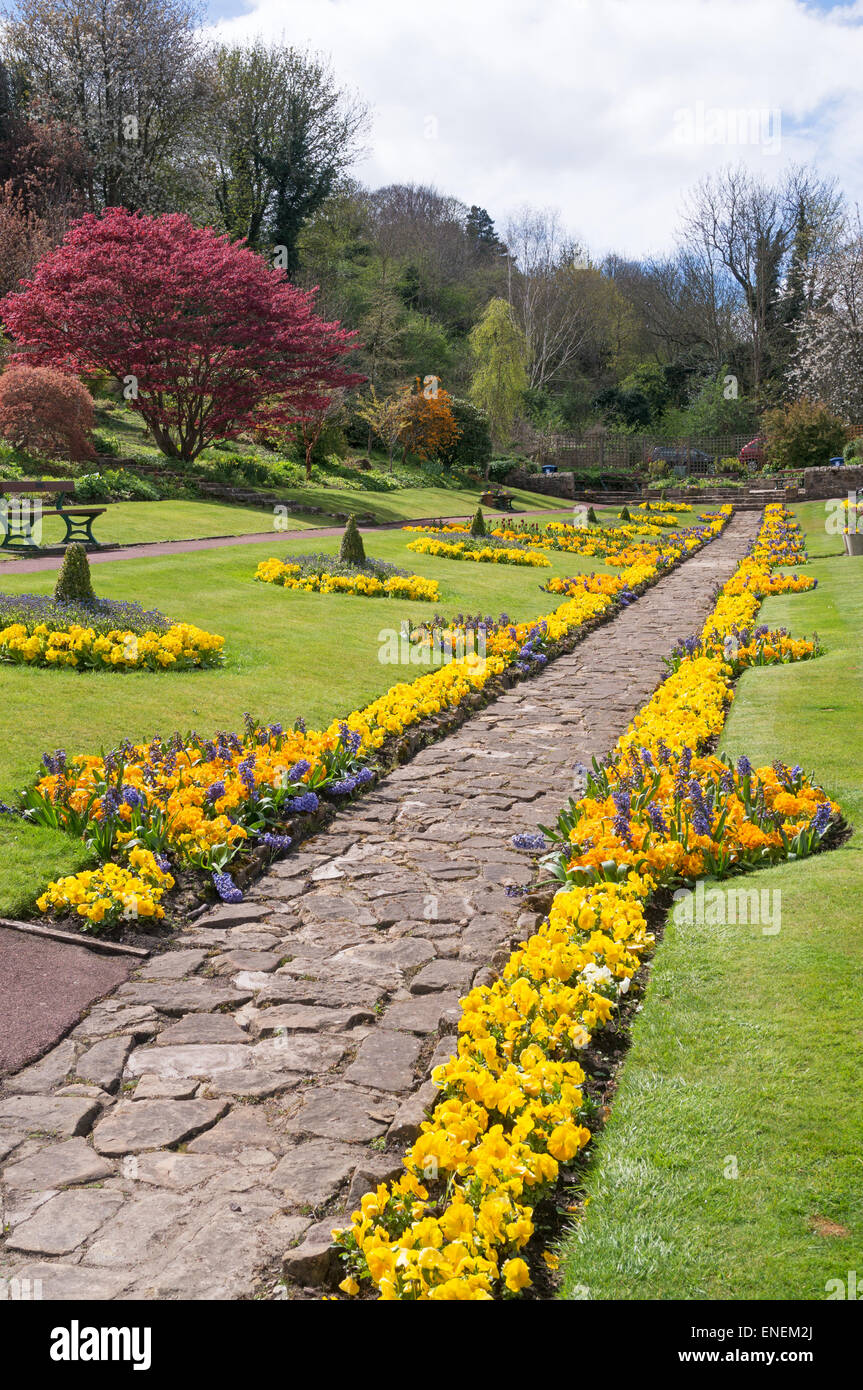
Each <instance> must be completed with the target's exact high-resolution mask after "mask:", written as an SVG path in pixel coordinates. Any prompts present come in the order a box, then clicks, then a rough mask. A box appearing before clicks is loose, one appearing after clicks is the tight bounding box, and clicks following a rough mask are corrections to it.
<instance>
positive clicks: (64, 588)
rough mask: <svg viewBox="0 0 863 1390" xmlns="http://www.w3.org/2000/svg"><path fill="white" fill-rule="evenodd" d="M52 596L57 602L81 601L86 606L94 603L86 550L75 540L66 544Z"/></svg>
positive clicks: (94, 596) (94, 597)
mask: <svg viewBox="0 0 863 1390" xmlns="http://www.w3.org/2000/svg"><path fill="white" fill-rule="evenodd" d="M54 598H55V600H56V601H57V603H83V604H85V605H88V606H89V605H93V606H95V604H96V595H95V594H94V592H93V584H92V582H91V579H90V562H89V560H88V559H87V552H86V550H85V549H84V547H83V545H80V544H79V543H78V542H77V541H75V542H74V543H73V544H72V545H67V546H66V554H65V555H64V556H63V564H62V565H61V567H60V573H59V575H58V576H57V583H56V585H55V586H54Z"/></svg>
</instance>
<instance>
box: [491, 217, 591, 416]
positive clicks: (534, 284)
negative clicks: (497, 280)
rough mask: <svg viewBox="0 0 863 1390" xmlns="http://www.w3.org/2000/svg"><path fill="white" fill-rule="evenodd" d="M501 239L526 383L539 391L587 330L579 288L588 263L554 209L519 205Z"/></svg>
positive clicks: (572, 357) (566, 362)
mask: <svg viewBox="0 0 863 1390" xmlns="http://www.w3.org/2000/svg"><path fill="white" fill-rule="evenodd" d="M506 241H507V246H508V247H509V250H510V252H511V254H512V257H513V259H514V262H515V269H514V272H513V274H512V276H511V280H510V296H509V297H510V303H511V306H512V312H513V316H514V318H515V321H516V323H517V324H518V326H519V328H520V329H521V331H522V333H523V334H524V338H525V342H526V343H527V352H528V374H529V384H530V386H531V387H532V388H534V389H535V390H541V389H542V387H544V386H546V385H548V384H550V383H552V382H554V380H555V378H557V377H559V376H560V374H561V373H562V372H564V371H566V369H567V368H568V367H569V366H571V364H572V363H573V362H574V361H575V359H576V358H577V356H578V353H579V350H580V348H581V347H582V345H583V344H584V342H585V341H586V339H587V337H588V335H589V332H590V324H591V316H590V312H589V309H588V306H587V304H586V302H585V299H584V296H583V294H581V293H580V291H581V290H582V288H583V284H584V282H583V281H582V279H581V277H582V276H583V274H584V272H585V271H587V270H589V269H590V266H589V262H588V259H587V257H586V255H585V253H584V251H583V249H582V248H581V246H580V245H579V243H578V242H577V241H576V240H575V239H574V238H573V237H571V236H569V235H568V234H567V233H566V232H565V231H564V229H563V228H562V227H561V225H560V221H559V219H558V216H557V214H556V213H554V212H549V211H538V210H537V209H535V208H528V207H525V208H522V209H521V211H520V212H519V213H518V214H516V215H515V216H514V217H512V218H511V219H510V221H509V223H508V224H507V229H506Z"/></svg>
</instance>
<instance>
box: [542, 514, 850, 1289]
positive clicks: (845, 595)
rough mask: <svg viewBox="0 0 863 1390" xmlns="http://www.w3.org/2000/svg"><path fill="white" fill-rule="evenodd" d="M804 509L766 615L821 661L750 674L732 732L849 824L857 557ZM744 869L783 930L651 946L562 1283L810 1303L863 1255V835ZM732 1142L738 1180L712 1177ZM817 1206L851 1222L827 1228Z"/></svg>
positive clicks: (825, 1214)
mask: <svg viewBox="0 0 863 1390" xmlns="http://www.w3.org/2000/svg"><path fill="white" fill-rule="evenodd" d="M798 512H799V514H800V516H801V520H802V521H803V523H804V524H805V526H806V528H807V545H808V549H809V553H810V555H811V556H813V564H812V566H811V570H810V572H811V573H813V574H815V575H817V576H818V578H819V580H820V584H819V588H818V589H817V590H815V591H814V593H811V594H800V595H788V596H785V597H783V598H779V599H772V600H770V601H769V602H768V603H767V604H766V605H765V606H764V608H763V609H762V615H763V617H764V619H765V620H768V619H769V621H770V622H771V623H779V624H781V625H784V626H787V627H789V628H790V629H791V630H792V631H793V632H795V633H797V634H804V633H811V632H813V631H815V630H817V631H818V632H819V634H820V635H821V637H822V640H823V642H824V644H825V646H826V647H827V649H828V651H827V655H825V656H824V657H822V658H821V659H820V660H818V661H814V662H809V663H804V664H801V665H797V666H786V667H781V668H778V669H774V670H754V671H750V672H748V673H747V674H746V675H745V676H744V677H743V680H742V681H741V684H740V688H739V692H738V695H737V699H736V701H735V704H734V707H733V711H732V713H731V716H730V718H729V721H728V723H727V725H726V730H725V734H724V738H723V746H724V747H725V748H727V749H728V751H729V752H731V753H732V754H734V755H735V756H736V755H738V754H740V753H742V752H746V754H747V755H748V756H749V757H750V758H751V759H752V760H753V762H756V763H766V762H769V761H771V760H772V759H773V758H776V757H779V758H782V759H783V760H784V761H785V762H787V763H790V764H793V763H796V762H800V763H801V764H803V766H804V767H805V768H806V769H807V770H810V769H811V770H814V772H815V774H816V776H817V778H818V780H820V781H821V782H822V784H823V785H824V786H825V787H826V788H827V790H828V791H829V792H830V794H831V795H832V797H833V798H834V799H836V800H838V801H840V802H841V804H842V806H843V808H844V811H845V815H846V817H847V819H848V820H849V821H850V822H851V823H852V825H854V826H856V827H860V825H861V820H863V789H861V783H860V774H859V760H858V758H857V757H856V756H855V741H856V739H855V736H856V734H857V732H858V731H859V728H860V726H861V720H863V682H861V669H860V668H861V637H860V634H861V630H863V585H861V582H860V581H861V578H863V560H846V559H844V558H839V556H840V554H841V538H836V537H830V536H827V535H825V532H824V508H823V504H820V503H812V504H807V505H805V506H802V507H800V508H799V509H798ZM816 556H817V557H819V558H817V559H816V558H814V557H816ZM755 882H757V885H758V887H759V888H769V889H774V890H781V893H782V899H781V909H782V925H781V931H780V933H779V934H778V935H776V936H767V937H765V936H764V935H762V934H761V931H760V928H757V927H756V928H751V927H750V928H746V927H731V926H727V927H716V926H695V927H678V926H675V925H673V924H672V925H670V926H669V928H668V930H667V933H666V936H665V939H664V941H663V942H662V944H661V946H660V947H659V949H658V951H657V954H656V958H655V963H654V967H653V971H652V976H651V980H650V986H649V989H648V992H647V997H646V1000H645V1003H644V1007H643V1010H642V1012H641V1014H640V1015H639V1017H638V1019H637V1022H636V1026H635V1029H634V1037H633V1047H632V1051H631V1053H630V1054H629V1057H628V1059H627V1061H626V1064H625V1067H624V1070H623V1074H622V1084H621V1087H620V1090H619V1093H618V1095H617V1097H616V1098H615V1101H614V1104H613V1107H612V1116H611V1119H610V1121H609V1124H608V1126H607V1128H606V1130H605V1132H604V1134H603V1136H602V1137H601V1139H600V1140H599V1142H598V1144H597V1150H596V1157H595V1159H594V1161H593V1164H592V1166H591V1170H590V1174H589V1179H588V1188H589V1192H590V1194H591V1203H590V1205H589V1207H588V1211H587V1214H586V1216H585V1218H584V1220H583V1222H582V1223H581V1225H580V1227H579V1228H578V1230H577V1232H576V1233H575V1234H574V1235H573V1236H571V1237H570V1238H569V1241H568V1243H567V1244H566V1246H565V1251H566V1258H565V1261H564V1271H565V1288H564V1296H566V1295H567V1293H568V1292H569V1293H571V1291H572V1288H573V1286H575V1285H585V1286H587V1287H588V1288H589V1289H590V1291H591V1297H593V1298H600V1299H614V1298H623V1299H662V1298H683V1299H704V1298H727V1299H737V1298H778V1299H809V1298H811V1299H819V1298H824V1297H825V1289H824V1286H825V1283H826V1281H827V1280H828V1279H832V1278H844V1277H845V1276H846V1273H847V1271H848V1270H850V1269H855V1268H856V1269H860V1268H861V1262H863V1189H861V1182H860V1174H861V1159H860V1153H859V1140H860V1133H861V1127H863V1101H861V1095H860V1086H859V1077H860V1072H861V1067H863V1030H861V1023H860V1020H861V1017H863V932H861V911H860V906H859V904H860V900H861V892H863V836H861V831H860V829H859V828H858V829H855V832H854V834H853V836H852V838H851V840H850V841H849V842H848V843H847V844H846V845H844V846H843V847H842V848H841V849H839V850H835V851H833V852H831V853H829V854H825V855H822V856H819V857H817V858H815V859H810V860H807V861H805V862H803V863H801V864H799V865H794V864H789V865H786V866H782V867H778V868H775V869H771V870H768V871H766V872H764V873H761V874H758V875H754V876H751V877H750V879H749V880H748V882H747V886H751V885H752V884H753V883H755ZM731 1155H734V1156H736V1159H737V1164H738V1171H739V1177H738V1179H737V1180H729V1179H727V1178H726V1177H724V1176H723V1172H724V1168H725V1165H726V1162H727V1159H728V1157H729V1156H731ZM816 1218H823V1219H825V1220H827V1221H830V1222H834V1223H836V1225H837V1226H838V1227H841V1228H842V1229H843V1230H844V1231H845V1232H847V1234H845V1235H841V1234H835V1235H830V1234H821V1233H819V1230H818V1229H817V1227H818V1224H819V1223H818V1222H817V1220H816ZM824 1229H825V1228H824V1227H823V1226H822V1227H821V1230H822V1231H823V1230H824Z"/></svg>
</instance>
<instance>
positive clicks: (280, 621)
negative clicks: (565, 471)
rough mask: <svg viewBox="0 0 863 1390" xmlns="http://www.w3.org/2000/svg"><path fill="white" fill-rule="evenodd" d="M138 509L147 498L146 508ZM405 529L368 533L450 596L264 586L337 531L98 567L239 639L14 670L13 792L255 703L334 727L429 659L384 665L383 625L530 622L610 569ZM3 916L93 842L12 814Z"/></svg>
mask: <svg viewBox="0 0 863 1390" xmlns="http://www.w3.org/2000/svg"><path fill="white" fill-rule="evenodd" d="M134 505H137V504H134ZM409 540H410V536H409V535H406V534H404V533H402V532H399V531H391V532H380V533H377V534H375V535H373V536H370V535H368V534H367V535H366V547H367V551H368V553H369V554H371V555H373V556H375V557H376V558H381V559H384V560H389V561H391V562H393V563H395V564H398V565H399V566H400V567H401V568H403V569H410V570H411V571H413V572H416V573H421V574H424V575H428V576H429V577H430V578H434V579H437V580H438V581H439V582H440V591H441V599H440V603H439V604H437V605H435V604H420V603H410V602H407V601H401V600H398V601H396V600H374V599H364V598H354V597H350V596H341V595H321V594H304V593H297V592H289V591H286V590H283V589H280V588H276V587H275V586H273V585H269V584H256V583H254V582H253V581H252V575H253V573H254V570H255V567H256V565H257V563H258V561H259V560H261V559H265V558H267V557H268V556H270V555H277V556H284V555H285V554H286V553H300V552H309V551H318V550H323V551H325V552H326V553H336V551H337V549H338V541H337V540H336V539H335V538H330V539H328V540H327V539H322V538H321V537H319V536H309V537H308V538H305V539H302V540H291V541H286V540H285V538H284V537H278V538H276V539H275V540H274V541H267V542H264V543H258V542H250V543H246V544H244V545H239V546H226V547H224V548H223V549H219V550H209V551H201V552H192V553H186V554H182V555H176V554H175V555H166V556H156V557H154V556H148V557H142V558H141V559H140V560H138V559H132V560H123V561H117V562H114V563H111V562H106V563H104V564H100V565H98V566H94V568H93V576H94V584H95V587H96V590H97V592H98V594H99V595H100V596H101V597H105V598H114V599H136V600H140V601H141V602H142V603H143V604H144V605H145V606H146V607H155V608H159V609H161V610H162V611H163V612H165V613H166V614H168V615H169V616H170V617H173V618H176V619H183V620H186V621H189V622H194V623H196V624H198V625H199V626H201V627H204V628H207V629H208V630H210V631H213V632H218V633H220V634H221V635H222V636H224V637H225V639H226V644H227V650H228V658H227V663H226V666H225V667H224V668H223V669H222V670H220V671H201V672H190V673H179V672H178V673H177V674H157V673H150V672H140V673H139V672H130V673H127V674H119V673H118V674H115V673H110V672H105V673H100V672H97V673H92V674H86V675H81V674H77V673H75V672H72V671H61V670H57V671H52V670H44V669H43V670H40V669H38V668H34V669H27V668H25V667H16V666H9V665H0V706H2V708H3V711H4V716H5V724H6V727H7V728H9V729H14V731H15V737H14V739H13V738H7V739H6V740H4V741H3V742H2V744H0V797H6V798H8V797H9V796H10V795H11V793H12V792H14V790H15V789H16V788H18V787H20V786H23V785H24V784H25V783H26V782H28V781H30V780H31V779H32V778H33V776H34V775H35V773H36V771H37V767H38V762H39V758H40V756H41V753H42V752H43V751H44V750H46V749H54V748H58V747H62V748H65V749H66V750H67V752H68V753H69V754H70V755H71V754H73V753H78V752H87V751H99V750H100V749H101V748H103V747H104V748H108V747H111V746H113V745H114V744H115V743H117V742H118V741H119V740H120V739H122V738H125V737H130V738H133V739H136V738H143V737H147V736H149V735H152V734H153V733H157V732H158V733H161V734H163V735H167V734H169V733H171V732H172V731H173V730H174V729H177V728H179V729H181V730H184V731H186V730H189V729H191V728H192V727H196V728H198V729H200V730H201V731H202V732H204V731H213V730H215V729H218V728H228V729H232V728H238V727H239V726H240V725H241V722H242V716H243V714H244V712H245V711H246V710H250V711H251V712H253V713H254V714H256V715H259V716H260V717H261V718H264V719H270V720H275V719H278V720H281V721H282V722H283V723H292V722H293V720H294V719H295V718H296V717H297V715H300V714H302V715H303V716H304V718H306V719H307V720H308V721H309V723H310V725H316V724H318V725H319V724H326V723H328V722H329V721H330V720H331V719H332V718H334V717H335V716H336V715H339V714H343V713H347V712H349V711H350V710H351V709H353V708H355V707H357V706H361V705H363V704H365V703H366V702H368V701H369V700H372V699H374V698H375V697H376V696H377V695H379V694H381V693H382V692H383V691H384V690H386V689H387V688H388V687H389V686H390V685H393V684H395V683H396V682H397V681H399V680H412V679H414V677H415V676H416V675H418V674H421V671H422V668H419V669H418V668H417V667H411V668H410V670H409V671H406V670H405V669H404V668H403V667H394V666H391V665H382V664H381V663H380V662H379V660H378V652H379V650H380V642H379V634H380V632H381V630H382V629H384V628H396V629H397V628H398V626H399V624H400V622H401V621H402V619H404V618H413V619H414V620H417V619H419V618H420V617H421V616H423V615H425V616H428V617H430V616H432V614H433V613H434V612H435V611H436V610H439V611H441V612H443V613H449V614H454V613H456V612H459V611H464V612H467V613H477V612H481V613H483V614H492V615H493V616H495V617H496V616H498V614H499V613H500V612H501V611H506V612H507V613H509V614H510V616H511V617H513V618H515V619H517V620H522V619H527V618H530V617H534V616H538V615H539V614H542V613H546V612H548V611H549V610H550V609H552V608H554V607H555V606H556V603H557V600H556V599H555V598H554V597H553V596H552V595H550V594H545V593H543V592H541V590H540V585H542V584H545V583H546V582H547V581H548V579H549V578H551V577H552V576H553V575H566V574H573V573H577V572H579V571H581V570H583V569H591V568H602V566H598V565H596V564H595V563H593V564H591V563H590V562H589V561H586V560H584V561H582V560H580V558H579V557H578V556H573V555H561V554H553V555H552V556H551V557H550V558H551V561H552V563H551V567H550V568H548V569H519V568H515V567H513V566H500V565H476V564H468V563H464V562H462V563H458V562H454V561H451V560H438V559H435V558H434V557H432V556H427V555H415V554H413V553H411V552H410V551H408V550H407V542H408V541H409ZM55 577H56V576H55V575H54V573H52V572H45V573H38V574H33V575H25V574H19V575H16V574H15V573H14V572H13V568H12V566H11V565H10V566H9V567H7V568H6V569H4V571H3V576H2V591H3V592H8V593H48V592H50V591H51V589H52V587H53V584H54V582H55ZM0 854H2V855H3V859H4V863H5V866H6V868H5V872H4V874H3V876H2V880H0V916H2V915H6V916H15V915H16V914H20V913H21V912H23V911H25V910H26V909H27V907H28V905H29V904H31V903H32V900H33V898H34V896H35V895H36V892H37V891H40V890H41V887H42V886H43V885H44V884H45V883H46V882H47V880H48V879H49V878H51V877H54V876H56V874H57V873H59V872H71V871H73V869H74V868H75V867H78V866H80V865H81V864H82V863H83V862H84V854H83V849H82V847H81V846H80V845H77V844H76V843H74V842H73V841H71V840H69V839H68V838H67V837H66V836H63V835H59V834H48V833H44V832H41V833H38V834H37V833H36V832H34V831H32V830H30V829H28V828H27V827H22V826H20V825H19V824H17V823H15V822H13V821H11V820H9V818H6V817H2V818H0Z"/></svg>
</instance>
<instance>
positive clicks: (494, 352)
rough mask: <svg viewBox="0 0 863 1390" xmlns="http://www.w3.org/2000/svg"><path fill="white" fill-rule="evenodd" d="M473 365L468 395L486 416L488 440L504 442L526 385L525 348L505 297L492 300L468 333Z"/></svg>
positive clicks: (521, 335) (523, 338) (523, 339)
mask: <svg viewBox="0 0 863 1390" xmlns="http://www.w3.org/2000/svg"><path fill="white" fill-rule="evenodd" d="M470 346H471V352H472V353H473V357H474V361H475V363H476V368H475V371H474V375H473V380H472V381H471V388H470V398H471V400H472V401H473V403H474V405H476V406H478V407H479V408H480V410H484V411H485V413H486V415H487V416H488V418H489V424H490V427H491V434H492V439H493V440H494V442H495V444H496V445H503V444H505V443H506V442H507V441H508V440H509V437H510V434H511V432H512V426H513V421H514V420H515V416H516V412H517V410H518V407H519V404H520V403H521V399H522V396H523V395H524V392H525V391H526V389H527V386H528V375H527V360H528V351H527V343H526V341H525V337H524V334H523V333H522V332H521V330H520V329H519V328H518V326H517V325H516V324H515V322H514V321H513V316H512V311H511V309H510V307H509V305H508V304H507V302H506V300H505V299H492V300H491V301H490V303H489V304H488V307H487V308H486V310H485V313H484V314H483V316H482V318H481V319H480V321H479V323H478V324H477V325H476V327H475V328H474V329H473V331H472V332H471V335H470Z"/></svg>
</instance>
